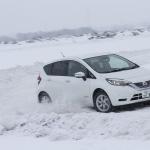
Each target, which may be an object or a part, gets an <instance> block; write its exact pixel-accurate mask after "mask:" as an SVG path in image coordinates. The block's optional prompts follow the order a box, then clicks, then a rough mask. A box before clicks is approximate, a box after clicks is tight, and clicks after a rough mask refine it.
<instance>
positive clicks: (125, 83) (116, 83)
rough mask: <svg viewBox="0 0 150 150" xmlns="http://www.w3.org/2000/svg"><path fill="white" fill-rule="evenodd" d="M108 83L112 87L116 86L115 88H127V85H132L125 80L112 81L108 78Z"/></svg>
mask: <svg viewBox="0 0 150 150" xmlns="http://www.w3.org/2000/svg"><path fill="white" fill-rule="evenodd" d="M106 81H107V82H108V83H110V84H111V85H115V86H127V85H130V84H132V83H131V82H129V81H125V80H123V79H110V78H107V79H106Z"/></svg>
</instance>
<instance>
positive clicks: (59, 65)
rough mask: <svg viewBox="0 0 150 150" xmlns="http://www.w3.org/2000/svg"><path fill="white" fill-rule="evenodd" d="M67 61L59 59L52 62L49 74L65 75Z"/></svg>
mask: <svg viewBox="0 0 150 150" xmlns="http://www.w3.org/2000/svg"><path fill="white" fill-rule="evenodd" d="M67 68H68V61H59V62H55V63H53V64H52V70H51V75H55V76H67Z"/></svg>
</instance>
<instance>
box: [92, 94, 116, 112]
mask: <svg viewBox="0 0 150 150" xmlns="http://www.w3.org/2000/svg"><path fill="white" fill-rule="evenodd" d="M101 99H104V100H101ZM93 104H94V109H95V110H96V111H97V112H103V113H108V112H111V111H112V110H113V106H112V104H111V101H110V98H109V96H108V95H107V93H106V92H104V91H98V92H96V93H95V94H94V97H93Z"/></svg>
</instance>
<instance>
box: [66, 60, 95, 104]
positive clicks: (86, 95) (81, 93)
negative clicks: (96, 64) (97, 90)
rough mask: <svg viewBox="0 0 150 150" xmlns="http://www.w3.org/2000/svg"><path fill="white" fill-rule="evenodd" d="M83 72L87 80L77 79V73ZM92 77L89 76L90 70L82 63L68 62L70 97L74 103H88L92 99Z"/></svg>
mask: <svg viewBox="0 0 150 150" xmlns="http://www.w3.org/2000/svg"><path fill="white" fill-rule="evenodd" d="M77 72H83V73H85V75H86V80H83V79H82V78H76V77H75V73H77ZM91 80H92V77H90V76H89V70H88V69H87V68H86V67H85V66H84V65H82V64H81V63H79V62H77V61H75V60H70V61H69V62H68V79H67V82H68V86H67V89H68V96H69V97H70V98H71V99H73V100H74V101H79V102H81V103H82V102H85V103H88V100H89V99H90V85H91Z"/></svg>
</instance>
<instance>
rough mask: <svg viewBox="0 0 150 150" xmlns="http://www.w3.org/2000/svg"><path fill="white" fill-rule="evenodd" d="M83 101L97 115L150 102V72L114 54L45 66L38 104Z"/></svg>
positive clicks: (70, 59)
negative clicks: (70, 98) (117, 108)
mask: <svg viewBox="0 0 150 150" xmlns="http://www.w3.org/2000/svg"><path fill="white" fill-rule="evenodd" d="M70 96H71V97H74V98H75V99H78V100H82V99H86V100H87V101H88V102H91V103H92V104H93V105H94V108H95V110H97V111H99V112H110V111H112V108H113V107H114V106H121V105H126V104H132V103H137V102H144V101H148V100H150V71H149V70H146V69H144V68H142V67H140V66H139V65H137V64H135V63H133V62H131V61H129V60H127V59H126V58H123V57H121V56H119V55H116V54H103V55H99V54H96V55H90V56H84V57H73V58H63V59H60V60H57V61H54V62H51V63H49V64H47V65H45V66H44V67H43V69H42V71H41V74H40V76H39V77H38V100H39V102H40V103H43V102H53V101H55V100H56V99H57V100H59V99H62V98H65V97H66V98H67V97H70Z"/></svg>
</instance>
